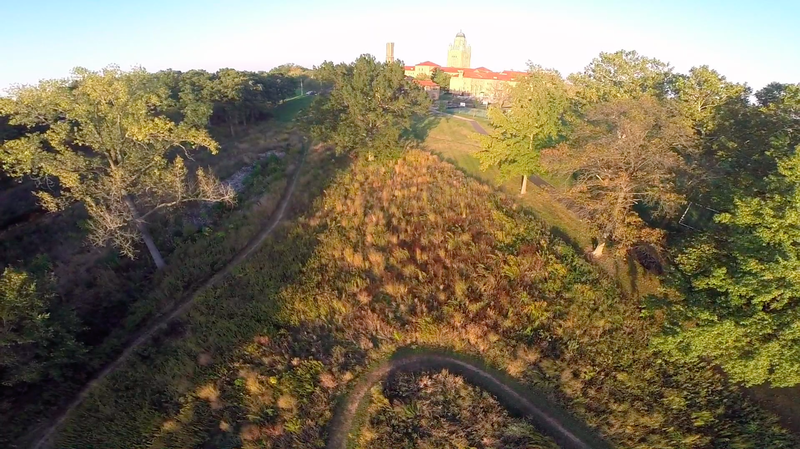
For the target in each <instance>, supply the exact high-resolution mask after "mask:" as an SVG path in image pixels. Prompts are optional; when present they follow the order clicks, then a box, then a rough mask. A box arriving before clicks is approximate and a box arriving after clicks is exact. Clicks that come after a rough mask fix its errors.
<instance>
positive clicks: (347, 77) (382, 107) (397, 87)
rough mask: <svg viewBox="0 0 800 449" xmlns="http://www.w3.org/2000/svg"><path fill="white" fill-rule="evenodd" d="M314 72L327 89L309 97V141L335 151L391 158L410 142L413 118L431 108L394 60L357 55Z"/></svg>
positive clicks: (424, 95)
mask: <svg viewBox="0 0 800 449" xmlns="http://www.w3.org/2000/svg"><path fill="white" fill-rule="evenodd" d="M316 73H317V76H318V78H319V79H320V80H321V81H322V82H328V83H331V84H332V85H333V89H332V91H331V92H330V94H329V95H321V96H319V97H317V99H315V101H314V103H313V104H312V106H311V110H310V114H309V116H308V123H309V125H310V128H311V132H312V134H313V135H314V137H315V138H317V139H320V140H322V141H325V142H330V143H332V144H333V145H334V146H335V147H336V151H338V152H348V151H357V152H367V153H369V154H371V155H375V154H376V153H377V154H378V155H388V154H393V153H394V152H395V151H396V150H397V149H399V148H402V147H403V146H404V143H405V142H406V141H408V140H409V139H411V138H413V136H412V135H411V132H410V131H411V128H412V125H413V122H414V119H415V117H420V116H422V115H423V114H425V113H426V112H427V111H428V108H429V107H430V104H431V102H430V99H429V98H428V95H427V94H426V93H425V91H423V90H422V89H421V88H420V87H419V86H417V85H416V84H415V83H414V82H413V81H410V80H407V79H406V77H405V73H404V71H403V66H402V65H401V64H400V63H398V62H393V63H380V62H378V61H376V60H375V58H374V57H372V56H369V55H363V56H361V57H359V58H358V59H357V60H356V61H355V62H353V63H351V64H337V65H333V64H332V63H330V62H326V63H324V64H323V65H322V66H321V67H319V68H317V69H316Z"/></svg>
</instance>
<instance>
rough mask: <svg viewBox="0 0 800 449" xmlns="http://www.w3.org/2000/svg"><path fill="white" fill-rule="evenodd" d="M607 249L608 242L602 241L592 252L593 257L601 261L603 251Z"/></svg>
mask: <svg viewBox="0 0 800 449" xmlns="http://www.w3.org/2000/svg"><path fill="white" fill-rule="evenodd" d="M605 247H606V241H605V240H601V241H600V243H599V244H598V245H597V248H595V249H594V251H592V257H593V258H595V259H599V258H600V257H602V256H603V250H604V249H605Z"/></svg>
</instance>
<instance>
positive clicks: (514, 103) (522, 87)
mask: <svg viewBox="0 0 800 449" xmlns="http://www.w3.org/2000/svg"><path fill="white" fill-rule="evenodd" d="M511 97H512V99H511V102H510V103H511V105H510V107H509V108H508V109H500V108H498V107H491V108H489V121H490V123H491V125H492V129H491V130H490V133H489V134H488V135H486V136H481V137H480V142H481V147H482V150H481V151H479V152H478V153H477V156H478V159H480V161H481V166H482V167H483V168H484V169H486V168H488V167H491V166H496V167H499V168H500V173H501V176H502V177H503V178H508V177H510V176H522V188H521V190H520V193H525V189H526V185H527V179H528V175H530V174H533V173H535V172H536V171H537V170H539V169H540V164H539V152H540V151H541V149H542V148H547V147H550V146H553V145H554V144H555V143H556V142H557V141H558V139H559V136H560V134H561V131H562V129H563V124H564V123H563V119H564V114H565V113H566V111H567V109H568V107H569V102H570V91H569V88H568V86H567V85H566V83H565V82H564V80H563V79H562V78H561V75H559V74H558V72H555V71H552V70H545V69H541V68H539V67H532V68H531V70H530V73H528V75H527V76H525V77H524V78H523V79H521V80H520V81H519V82H518V83H517V85H516V86H514V88H513V89H512V95H511Z"/></svg>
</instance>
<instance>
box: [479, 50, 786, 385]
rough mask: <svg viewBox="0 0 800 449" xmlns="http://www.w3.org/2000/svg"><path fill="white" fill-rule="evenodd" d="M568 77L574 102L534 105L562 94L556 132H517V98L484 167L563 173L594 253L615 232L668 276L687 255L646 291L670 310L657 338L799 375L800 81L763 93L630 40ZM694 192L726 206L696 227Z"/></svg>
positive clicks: (688, 354) (623, 247)
mask: <svg viewBox="0 0 800 449" xmlns="http://www.w3.org/2000/svg"><path fill="white" fill-rule="evenodd" d="M551 75H552V76H553V77H554V78H553V79H554V83H551V84H552V85H556V84H558V83H559V82H561V83H563V80H561V78H560V76H558V75H557V74H551ZM539 77H541V72H540V71H536V70H534V71H532V73H531V74H530V76H529V77H528V79H527V80H526V81H523V82H520V83H519V84H518V85H517V87H516V88H515V89H514V90H513V91H512V93H511V96H512V99H511V101H512V105H519V104H523V105H528V104H530V102H531V98H532V97H531V95H530V93H528V92H527V91H526V88H525V87H524V86H526V84H530V85H533V86H536V87H537V88H538V89H544V88H545V86H548V85H551V84H548V83H546V82H543V81H541V80H538V78H539ZM568 80H569V82H570V84H571V87H572V88H573V89H574V90H571V91H570V94H569V96H568V97H567V98H565V99H564V100H563V102H562V101H550V102H548V101H545V102H543V103H542V106H540V107H537V108H534V110H536V111H549V110H548V108H547V107H546V105H558V107H557V108H556V109H555V111H557V112H554V113H553V114H550V115H548V117H550V119H549V123H553V124H554V125H558V127H554V128H552V130H551V131H550V132H549V133H545V134H544V136H545V137H546V138H549V139H550V140H549V141H548V140H547V139H545V140H544V141H543V142H541V143H538V144H535V143H534V139H533V134H530V136H529V137H527V140H526V139H525V133H524V132H523V133H516V134H515V133H514V132H509V130H510V129H512V130H517V129H528V128H530V124H531V123H532V122H531V119H530V115H526V114H525V113H524V112H522V111H520V110H518V108H517V109H515V107H514V106H512V108H511V109H508V110H504V109H500V108H493V109H492V110H491V112H490V117H491V128H492V130H491V134H490V136H487V137H481V143H482V147H483V149H482V151H480V152H478V153H477V155H478V156H479V157H480V158H481V160H482V162H483V167H484V168H488V167H489V166H499V167H500V168H501V174H502V173H503V165H505V166H506V171H509V170H513V171H515V172H517V173H518V174H519V173H521V174H524V175H527V174H528V173H530V172H532V171H539V172H540V173H542V174H547V175H550V176H552V175H553V174H560V176H561V179H562V180H563V182H561V183H562V184H563V188H562V189H561V193H563V194H564V195H565V196H566V197H567V198H568V201H569V206H570V208H571V209H572V210H573V211H574V212H576V213H578V215H579V216H581V217H583V218H584V219H586V220H587V221H588V222H589V223H590V224H591V225H592V226H593V228H594V233H595V235H596V236H597V246H596V247H595V249H594V252H593V256H594V257H595V258H600V256H602V254H603V250H604V248H605V247H606V244H607V243H613V244H614V247H615V249H616V250H617V251H616V252H617V253H618V254H631V255H633V256H635V257H636V258H637V259H638V260H639V261H640V262H641V263H643V264H644V265H645V266H646V267H647V268H648V269H653V270H654V271H655V272H657V273H661V272H662V271H663V269H664V263H665V262H664V261H665V260H669V259H672V260H675V261H676V262H677V264H676V266H674V267H672V268H671V269H672V270H673V271H672V272H671V275H670V278H669V279H670V282H668V283H666V285H665V286H664V287H665V291H664V292H662V293H661V294H659V295H658V297H657V298H650V300H648V301H647V306H648V307H649V308H650V310H654V311H655V310H658V311H659V312H658V313H663V312H667V315H668V316H669V319H668V320H667V321H666V325H665V328H664V333H663V335H662V336H661V337H658V338H656V339H654V340H653V343H654V344H655V346H656V347H657V348H659V349H661V350H664V351H666V352H668V353H669V354H670V357H671V358H673V359H676V360H677V359H680V360H684V361H689V360H694V361H697V360H712V361H714V362H715V363H717V364H719V365H720V366H721V367H722V368H723V369H725V371H726V373H727V374H728V375H729V376H730V377H731V378H732V379H733V380H735V381H740V382H743V383H745V384H746V385H756V384H761V383H764V382H769V383H770V384H772V385H776V386H791V385H796V384H798V383H800V353H797V352H796V351H792V350H786V349H785V348H788V347H792V348H793V347H796V346H797V344H796V343H797V341H798V338H800V336H799V335H798V333H797V328H798V325H800V324H799V323H800V319H798V316H797V313H796V309H797V305H798V298H797V294H796V292H794V287H793V286H794V284H795V281H796V279H795V277H794V276H793V274H792V273H794V272H795V271H796V270H795V268H796V267H795V266H794V262H793V261H794V260H795V259H796V258H797V257H798V254H797V251H795V250H794V249H793V248H795V247H796V246H797V243H796V240H797V239H796V237H795V234H796V229H797V227H798V224H797V223H795V221H794V218H793V216H792V214H791V213H789V212H786V211H790V210H792V209H793V208H794V204H795V203H793V201H794V200H793V198H794V186H793V182H794V179H795V175H794V171H795V166H796V162H794V160H795V157H796V156H795V153H796V149H797V148H798V145H800V140H799V139H798V138H797V133H796V130H797V129H798V126H800V121H798V120H800V119H799V118H798V117H800V115H798V110H799V108H800V106H799V105H800V100H798V98H800V94H798V92H800V88H798V87H797V86H796V85H784V84H779V83H773V84H771V85H769V86H767V87H766V88H764V89H763V90H761V91H759V92H756V94H755V97H756V98H757V100H758V104H751V103H750V102H749V101H748V97H749V96H750V95H751V91H750V89H748V88H747V87H746V86H744V85H739V84H734V83H730V82H728V81H727V80H726V79H725V78H724V77H723V76H722V75H720V74H719V73H717V72H715V71H714V70H711V69H710V68H708V67H707V66H700V67H695V68H692V69H691V70H690V71H689V73H688V74H680V73H675V72H674V71H673V69H672V68H671V67H670V66H669V64H666V63H664V62H661V61H659V60H657V59H653V58H648V57H644V56H642V55H639V54H637V53H636V52H632V51H619V52H616V53H601V54H600V56H599V57H598V58H596V59H595V60H594V61H592V62H591V63H590V64H589V65H588V66H587V67H586V69H585V70H584V71H583V72H581V73H576V74H572V75H570V76H569V77H568ZM560 91H561V92H566V90H565V89H560ZM567 101H568V102H569V104H566V102H567ZM548 114H549V112H548ZM533 123H536V122H535V121H534V122H533ZM533 129H536V128H535V127H534V128H533ZM520 137H522V139H521V138H520ZM558 139H563V140H564V143H563V144H560V145H557V143H558ZM520 142H529V144H528V146H529V148H528V149H524V148H522V147H523V146H524V145H520ZM539 154H543V155H544V159H543V160H542V162H543V164H542V165H543V167H542V165H540V164H539ZM545 171H546V173H545ZM526 181H527V176H524V177H523V189H522V190H523V192H524V190H525V183H526ZM687 200H688V201H692V202H695V203H699V204H701V205H704V206H707V207H708V209H706V210H707V211H709V213H710V214H711V215H714V214H716V216H715V217H714V218H713V219H708V220H706V221H708V223H702V224H701V223H696V225H695V226H692V225H691V224H689V225H687V226H688V228H687V229H693V230H694V231H695V234H687V233H682V232H678V231H679V230H680V227H679V226H677V225H676V224H673V223H674V221H672V220H674V218H675V217H676V216H677V214H678V212H679V211H680V210H681V209H683V208H685V207H686V202H687ZM692 218H693V217H691V216H690V217H689V220H691V219H692ZM779 229H780V231H778V230H779ZM670 231H672V232H671V235H670V234H668V233H670ZM668 239H669V240H670V241H671V242H672V244H673V245H672V247H671V248H667V242H668ZM664 250H667V251H668V254H670V253H671V254H670V255H671V256H672V257H662V255H661V254H663V252H662V251H664ZM630 251H632V252H630Z"/></svg>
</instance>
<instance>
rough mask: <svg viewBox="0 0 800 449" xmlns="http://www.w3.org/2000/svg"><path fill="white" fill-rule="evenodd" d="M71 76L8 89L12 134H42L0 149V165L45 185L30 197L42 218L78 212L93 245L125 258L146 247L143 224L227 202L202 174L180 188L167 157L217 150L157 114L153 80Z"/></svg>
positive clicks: (180, 178) (138, 73)
mask: <svg viewBox="0 0 800 449" xmlns="http://www.w3.org/2000/svg"><path fill="white" fill-rule="evenodd" d="M73 75H74V78H73V79H71V80H50V81H42V82H41V83H40V84H39V85H38V86H30V87H17V88H14V89H12V91H11V93H12V96H13V98H14V101H13V102H9V103H8V104H7V107H8V110H7V111H5V112H7V113H10V114H11V115H12V122H11V123H12V124H19V125H24V126H28V127H36V126H40V127H46V129H45V130H43V131H41V132H33V133H30V134H28V135H26V136H24V137H21V138H18V139H15V140H10V141H8V142H5V143H4V144H3V145H2V146H0V164H2V166H3V167H4V168H5V169H6V170H8V171H9V172H10V173H11V174H12V175H14V176H24V175H28V176H32V177H35V178H38V179H40V180H43V181H44V182H43V185H44V188H43V189H42V190H40V191H38V192H37V196H38V197H39V199H40V201H41V203H42V205H43V206H44V207H45V208H46V209H48V210H51V211H55V210H61V209H63V208H65V207H66V206H68V205H70V204H72V203H74V202H81V203H83V204H84V205H85V206H86V208H87V210H88V212H89V215H90V217H91V224H90V226H91V230H92V235H91V239H92V241H93V242H94V243H95V244H97V245H103V244H105V243H107V242H109V241H111V242H113V244H114V245H115V246H117V247H118V248H119V249H120V250H121V252H122V253H123V254H126V255H128V256H131V257H133V254H134V242H136V241H137V240H138V239H139V238H140V236H142V235H144V236H145V237H146V238H149V236H148V235H147V234H146V232H145V230H144V228H143V224H142V223H143V221H142V220H143V219H144V218H146V217H147V216H148V215H151V214H152V213H154V212H156V211H159V210H161V209H165V208H168V207H174V206H177V205H179V204H181V203H183V202H186V201H192V200H207V201H221V200H227V201H230V200H231V199H232V197H231V192H230V190H229V189H226V188H225V186H223V185H221V184H219V183H218V182H217V180H216V178H214V177H213V176H212V175H208V174H206V173H205V172H204V171H203V170H202V169H198V170H197V174H196V176H195V178H194V179H191V180H190V179H188V177H187V170H186V168H185V166H184V163H183V158H181V157H180V156H176V155H173V153H174V150H175V149H176V148H180V149H181V150H182V153H183V154H184V155H185V156H187V157H191V154H192V153H194V152H196V151H198V150H199V149H201V148H205V149H208V150H209V151H211V152H212V153H216V151H217V149H218V144H217V143H216V142H215V141H214V140H213V139H212V138H211V136H209V134H208V133H207V132H206V131H205V130H203V129H198V128H195V127H192V126H189V125H188V124H186V123H180V124H178V123H175V122H173V121H172V120H170V119H169V118H167V117H165V116H163V115H160V114H158V113H157V112H158V111H159V109H161V108H165V107H167V106H168V104H169V92H168V90H167V89H165V88H163V87H162V86H161V85H160V84H159V83H158V82H157V79H156V78H154V77H153V76H152V75H151V74H149V73H147V72H146V71H144V70H142V69H135V70H132V71H130V72H123V71H121V70H119V69H118V68H116V67H108V68H106V69H104V70H103V71H101V72H91V71H88V70H86V69H82V68H76V69H75V70H74V72H73ZM54 179H55V180H57V181H58V188H57V189H56V188H55V186H54V184H53V180H54ZM137 209H138V210H141V209H144V211H143V213H142V214H139V212H138V210H137ZM151 252H152V250H151ZM154 258H156V257H155V255H154ZM158 259H160V256H158V257H157V258H156V263H157V264H158V263H159V260H158Z"/></svg>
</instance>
